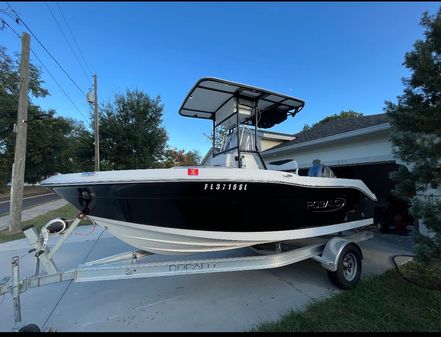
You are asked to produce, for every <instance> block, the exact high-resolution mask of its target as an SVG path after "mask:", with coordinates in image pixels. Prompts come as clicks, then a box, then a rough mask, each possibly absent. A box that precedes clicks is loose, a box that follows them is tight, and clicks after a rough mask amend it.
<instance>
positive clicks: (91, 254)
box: [0, 226, 412, 332]
mask: <svg viewBox="0 0 441 337" xmlns="http://www.w3.org/2000/svg"><path fill="white" fill-rule="evenodd" d="M90 229H91V228H90V227H88V226H83V227H79V228H77V229H76V231H75V233H83V234H84V233H88V232H89V231H90ZM99 236H100V238H99V240H96V238H98V237H99ZM360 247H361V248H362V250H363V254H364V261H363V274H362V278H366V277H369V276H370V275H375V274H380V273H383V272H384V271H385V270H387V269H390V268H393V264H392V261H391V257H392V256H393V255H397V254H410V253H411V252H412V251H411V239H410V238H409V237H398V236H395V235H384V234H381V233H376V235H375V238H374V239H372V240H368V241H364V242H361V243H360ZM28 249H29V246H28V244H27V242H26V241H25V240H24V239H22V240H18V241H13V242H8V243H4V244H0V279H1V278H3V277H5V276H9V274H10V261H11V257H12V256H15V255H19V256H22V255H25V254H26V253H27V250H28ZM128 250H132V248H131V247H130V246H128V245H126V244H124V243H123V242H121V241H119V240H118V239H116V238H114V237H112V236H111V235H110V234H108V233H107V232H104V233H102V230H101V228H100V227H97V228H96V230H95V232H93V233H92V234H90V235H88V236H84V235H73V236H72V237H71V238H69V239H68V240H67V241H66V243H65V244H64V246H63V247H62V248H61V249H60V251H59V252H58V253H57V255H56V256H55V261H56V264H57V265H58V267H60V268H62V269H64V270H67V269H70V268H74V267H76V266H77V265H78V264H79V263H82V262H85V261H90V260H94V259H97V258H101V257H105V256H108V255H113V254H117V253H120V252H124V251H128ZM254 254H255V253H254V252H252V251H251V250H250V249H241V250H239V251H236V252H231V251H230V252H222V253H216V254H213V253H210V254H199V255H197V257H198V258H199V257H201V258H207V257H230V256H237V255H243V256H247V255H254ZM194 257H195V256H192V257H191V258H194ZM187 258H188V257H187ZM167 259H170V257H168V258H167V257H164V256H151V257H148V258H147V260H148V261H162V260H167ZM34 260H35V258H34V256H33V254H27V255H26V256H24V257H23V258H22V259H21V264H20V275H21V278H23V277H25V276H29V275H32V273H33V268H34ZM340 291H341V290H338V289H337V288H336V287H335V286H334V285H333V284H332V283H331V282H330V281H329V280H328V278H327V275H326V271H325V270H324V269H323V268H322V267H321V266H320V264H319V263H318V262H316V261H313V260H306V261H303V262H299V263H296V264H293V265H289V266H286V267H281V268H276V269H269V270H257V271H243V272H227V273H213V274H200V275H183V276H173V277H170V276H169V277H151V278H145V279H131V280H116V281H101V282H86V283H75V282H64V283H60V284H54V285H49V286H45V287H42V288H34V289H30V290H28V291H27V292H25V293H23V294H22V296H21V307H22V320H23V323H25V324H27V323H35V324H37V325H38V326H39V327H40V328H42V329H47V328H48V327H53V328H55V329H57V331H76V332H83V331H130V332H132V331H133V332H134V331H171V332H178V331H207V332H225V331H247V330H248V329H250V328H252V327H254V326H255V325H256V324H258V323H260V322H263V321H266V320H275V319H278V318H279V317H280V315H282V314H284V313H286V312H287V311H289V310H290V309H303V308H304V307H305V306H306V305H307V304H309V303H311V301H312V300H320V299H323V298H326V297H329V296H332V295H333V294H336V293H339V292H340ZM0 317H1V318H2V319H1V320H0V331H10V330H11V328H12V327H13V325H14V316H13V306H12V298H11V296H10V295H9V294H6V295H5V296H4V298H3V300H2V298H1V297H0Z"/></svg>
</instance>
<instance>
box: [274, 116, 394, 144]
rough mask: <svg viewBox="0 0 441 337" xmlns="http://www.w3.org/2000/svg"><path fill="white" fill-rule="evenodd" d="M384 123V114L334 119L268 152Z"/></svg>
mask: <svg viewBox="0 0 441 337" xmlns="http://www.w3.org/2000/svg"><path fill="white" fill-rule="evenodd" d="M386 123H389V118H388V116H387V115H386V114H377V115H369V116H362V117H350V118H340V119H335V120H332V121H329V122H327V123H324V124H321V125H317V126H315V127H313V128H311V129H309V130H306V131H302V132H299V133H297V134H294V135H293V136H294V137H295V138H294V139H293V140H291V141H288V142H284V143H281V144H279V145H277V146H274V147H272V148H271V149H270V150H274V149H279V148H283V147H286V146H290V145H294V144H299V143H304V142H307V141H311V140H315V139H320V138H324V137H329V136H334V135H338V134H341V133H346V132H350V131H354V130H359V129H364V128H368V127H371V126H375V125H380V124H386Z"/></svg>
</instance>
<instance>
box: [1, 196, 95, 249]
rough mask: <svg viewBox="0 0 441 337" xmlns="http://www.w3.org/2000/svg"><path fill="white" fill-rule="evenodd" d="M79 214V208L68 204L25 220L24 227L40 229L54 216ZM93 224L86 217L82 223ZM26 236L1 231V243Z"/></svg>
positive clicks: (73, 216)
mask: <svg viewBox="0 0 441 337" xmlns="http://www.w3.org/2000/svg"><path fill="white" fill-rule="evenodd" d="M77 215H78V210H77V209H76V208H75V207H73V206H72V205H70V204H67V205H65V206H63V207H60V208H58V209H56V210H53V211H50V212H48V213H46V214H43V215H39V216H37V217H35V218H33V219H31V220H27V221H24V222H23V223H22V228H23V227H25V226H29V225H34V226H35V227H36V228H37V230H38V231H39V230H40V228H41V227H43V226H44V225H45V224H46V223H47V222H48V221H49V220H51V219H54V218H65V219H73V218H75V217H76V216H77ZM90 224H92V222H91V220H90V219H89V218H87V217H85V218H84V219H83V220H82V221H81V223H80V226H81V225H90ZM21 238H24V234H23V233H21V232H20V233H13V234H9V232H8V230H4V231H0V243H2V242H7V241H12V240H17V239H21Z"/></svg>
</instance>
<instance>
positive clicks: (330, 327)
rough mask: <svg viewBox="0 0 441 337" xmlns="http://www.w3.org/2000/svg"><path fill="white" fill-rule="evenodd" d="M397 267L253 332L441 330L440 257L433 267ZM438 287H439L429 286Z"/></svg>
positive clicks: (263, 324)
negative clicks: (409, 280)
mask: <svg viewBox="0 0 441 337" xmlns="http://www.w3.org/2000/svg"><path fill="white" fill-rule="evenodd" d="M400 271H401V272H402V273H404V275H406V276H407V278H409V279H412V278H413V280H418V281H419V280H420V279H421V277H420V275H421V276H424V277H423V278H422V280H421V282H420V283H421V284H422V286H420V285H416V284H414V283H411V282H408V281H406V280H405V279H403V278H402V277H401V276H400V273H399V272H398V271H397V270H389V271H387V272H386V273H384V274H382V275H380V276H375V277H371V278H367V279H363V280H361V281H360V283H359V284H358V286H357V287H356V288H355V289H353V290H350V291H346V292H343V293H340V294H337V295H335V296H333V297H332V298H329V299H326V300H324V301H320V302H313V303H312V304H310V305H309V306H308V307H307V308H306V310H304V311H301V312H296V311H291V312H289V313H287V314H285V315H284V316H282V317H281V319H280V320H279V321H276V322H263V323H262V324H260V325H258V326H257V327H256V328H255V329H253V330H252V331H253V332H256V331H258V332H273V331H274V332H343V331H344V332H411V331H415V332H416V331H424V332H426V331H432V332H435V331H437V332H439V331H441V315H440V313H441V291H440V290H441V273H440V271H441V262H440V261H436V262H435V263H433V264H431V265H430V266H429V267H428V266H424V265H422V264H419V263H416V262H414V261H412V262H409V263H407V264H406V265H404V266H403V267H400ZM425 286H429V287H430V288H437V289H438V290H433V289H428V288H426V287H425Z"/></svg>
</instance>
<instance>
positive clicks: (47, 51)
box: [7, 3, 86, 96]
mask: <svg viewBox="0 0 441 337" xmlns="http://www.w3.org/2000/svg"><path fill="white" fill-rule="evenodd" d="M7 4H8V6H9V7H10V8H11V10H12V11H13V12H14V14H15V16H16V17H17V19H18V20H20V21H21V22H23V24H24V26H25V27H26V29H27V30H28V31H29V33H31V34H32V36H33V37H34V38H35V39H36V40H37V42H38V43H39V44H40V46H41V47H42V48H43V49H44V50H45V51H46V53H48V55H49V56H50V57H51V58H52V59H53V60H54V61H55V63H56V64H57V65H58V66H59V67H60V69H61V70H62V71H63V72H64V73H65V74H66V76H67V77H68V78H69V79H70V80H71V81H72V83H73V84H74V85H75V86H76V87H77V88H78V90H79V91H80V92H81V93H82V94H83V95H84V96H86V94H85V92H84V91H83V90H81V88H80V87H79V86H78V84H77V83H76V82H75V81H74V80H73V79H72V77H70V75H69V74H68V73H67V71H66V70H64V68H63V67H62V66H61V64H60V63H59V62H58V61H57V59H56V58H55V57H54V56H53V55H52V54H51V53H50V52H49V50H47V48H46V47H45V46H44V44H43V43H42V42H41V41H40V40H39V39H38V37H37V36H36V35H35V34H34V33H33V32H32V30H31V29H30V28H29V26H28V25H27V24H26V22H24V21H23V19H22V18H21V17H20V16H19V15H18V14H17V12H16V11H15V10H14V9H13V8H12V7H11V6H10V5H9V3H7Z"/></svg>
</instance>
